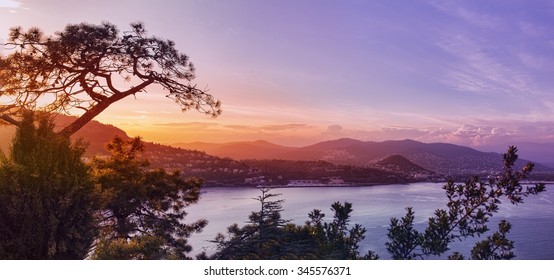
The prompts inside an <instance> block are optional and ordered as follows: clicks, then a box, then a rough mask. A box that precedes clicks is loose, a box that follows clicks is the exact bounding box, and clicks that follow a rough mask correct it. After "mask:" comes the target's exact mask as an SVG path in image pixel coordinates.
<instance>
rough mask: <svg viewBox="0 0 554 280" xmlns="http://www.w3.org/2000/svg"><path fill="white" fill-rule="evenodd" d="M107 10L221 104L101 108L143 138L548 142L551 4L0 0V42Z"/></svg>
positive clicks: (553, 120) (551, 124) (553, 61)
mask: <svg viewBox="0 0 554 280" xmlns="http://www.w3.org/2000/svg"><path fill="white" fill-rule="evenodd" d="M103 20H105V21H109V22H111V23H114V24H116V25H117V26H119V28H120V29H121V30H126V29H127V27H128V24H129V23H130V22H134V21H142V22H144V23H145V25H146V29H147V30H148V32H149V34H152V35H156V36H159V37H162V38H167V39H172V40H174V41H175V42H176V45H177V48H178V49H180V50H181V51H182V52H184V53H186V54H188V55H190V57H191V60H192V61H193V62H194V63H195V65H196V67H197V79H196V80H194V81H193V82H194V83H197V84H198V85H199V86H200V87H202V88H203V87H207V88H209V89H210V93H212V94H213V95H214V96H216V97H217V98H219V99H220V100H222V102H223V110H224V111H223V114H222V115H221V116H220V117H219V118H217V119H209V118H206V117H204V116H203V115H202V114H199V113H196V112H192V111H191V112H187V113H184V114H183V113H181V112H180V110H179V108H178V107H177V106H176V105H175V104H174V103H173V102H172V101H171V100H168V99H165V98H164V97H163V96H164V95H163V94H158V93H161V92H160V90H159V89H157V88H153V89H152V90H150V91H149V93H148V94H142V95H138V96H137V99H136V100H135V99H133V98H129V99H128V100H127V99H126V100H125V102H124V103H121V102H120V104H117V106H113V107H112V108H109V109H108V110H107V111H106V112H105V113H103V114H102V115H101V116H99V117H98V118H97V119H98V120H100V121H102V122H108V123H112V124H115V125H117V126H119V127H121V128H123V129H125V130H126V131H128V132H129V133H130V134H132V135H142V136H144V137H145V138H146V139H147V140H151V141H157V142H165V143H174V142H192V141H207V142H226V141H236V140H256V139H265V140H269V141H273V142H276V143H280V144H286V145H306V144H312V143H315V142H318V141H321V140H326V139H334V138H339V137H352V138H357V139H361V140H375V141H380V140H386V139H404V138H411V139H415V140H420V141H424V142H439V141H440V142H451V143H457V144H464V145H472V146H475V147H479V146H481V145H486V144H491V143H493V144H494V143H498V144H504V143H505V142H513V141H535V142H554V117H553V116H554V90H553V89H554V75H553V74H554V67H553V66H554V33H553V32H552V31H551V29H552V26H554V2H553V1H353V0H351V1H281V0H280V1H254V0H251V1H249V0H240V1H239V0H226V1H223V0H218V1H206V0H198V1H89V2H85V1H44V0H42V1H25V0H21V1H10V0H0V40H5V38H6V37H7V33H8V30H9V28H10V27H12V26H16V25H21V26H23V27H24V28H28V27H31V26H38V27H41V28H42V29H43V30H44V31H45V32H46V33H48V34H51V33H53V32H55V31H57V30H61V29H63V28H64V27H65V25H66V24H68V23H79V22H89V23H100V22H101V21H103Z"/></svg>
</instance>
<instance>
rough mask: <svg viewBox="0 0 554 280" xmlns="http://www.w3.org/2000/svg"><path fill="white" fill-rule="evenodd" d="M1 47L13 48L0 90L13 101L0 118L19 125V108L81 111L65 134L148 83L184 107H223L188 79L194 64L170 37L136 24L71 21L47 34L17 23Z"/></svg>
mask: <svg viewBox="0 0 554 280" xmlns="http://www.w3.org/2000/svg"><path fill="white" fill-rule="evenodd" d="M4 45H5V46H6V47H8V48H10V49H11V51H10V52H9V54H8V55H7V56H5V57H2V56H0V69H1V71H0V81H2V82H1V83H0V96H7V97H9V100H12V102H11V103H8V104H5V105H1V106H0V120H2V121H4V122H6V123H10V124H13V125H19V124H20V123H19V121H18V118H19V117H20V115H21V113H22V112H23V111H25V110H45V111H49V112H68V110H70V109H73V111H72V112H74V113H75V112H76V111H78V110H81V112H82V114H81V116H80V117H79V118H78V119H77V120H75V121H74V122H73V123H71V124H69V125H68V126H66V127H64V128H63V129H62V130H61V134H64V135H71V134H73V133H75V132H76V131H77V130H79V129H80V128H81V127H83V126H84V125H85V124H86V123H88V122H89V121H90V120H92V119H93V118H94V117H95V116H97V115H98V114H100V113H101V112H102V111H104V110H105V109H106V108H108V107H109V106H110V105H111V104H113V103H115V102H118V101H119V100H121V99H123V98H125V97H127V96H130V95H136V94H137V93H140V92H146V89H147V88H149V87H151V86H152V85H158V86H160V87H161V88H163V89H164V90H165V91H166V92H167V94H166V97H168V98H170V99H172V100H174V101H175V102H176V103H177V104H179V105H180V106H181V108H182V110H183V111H186V110H189V109H196V110H198V111H200V112H203V113H206V114H208V115H211V116H217V115H219V114H220V113H221V110H220V106H221V104H220V102H219V101H218V100H216V99H214V98H213V96H212V95H210V94H207V93H206V91H205V90H201V89H198V88H196V86H195V85H191V84H190V81H191V80H192V79H194V77H195V74H194V72H195V68H194V66H193V64H192V63H191V62H190V60H189V57H188V56H187V55H185V54H182V53H180V52H179V51H178V50H177V49H175V43H174V42H172V41H170V40H162V39H159V38H157V37H152V36H148V35H147V34H146V31H145V29H144V26H143V24H142V23H133V24H131V29H130V30H129V31H125V32H123V33H122V34H120V32H119V30H118V29H117V28H116V26H114V25H113V24H110V23H106V22H105V23H102V24H100V25H94V24H88V23H81V24H69V25H67V26H66V27H65V29H64V30H63V31H60V32H57V33H55V34H54V35H52V36H46V35H45V34H44V33H43V32H42V31H41V30H40V29H38V28H30V29H29V30H27V31H24V30H22V28H21V27H15V28H12V29H11V30H10V34H9V37H8V39H7V43H5V44H4ZM45 97H46V98H45ZM47 100H52V101H51V102H45V101H47Z"/></svg>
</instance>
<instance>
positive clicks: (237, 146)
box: [172, 140, 294, 160]
mask: <svg viewBox="0 0 554 280" xmlns="http://www.w3.org/2000/svg"><path fill="white" fill-rule="evenodd" d="M172 146H174V147H180V148H185V149H190V150H198V151H204V152H206V153H208V154H212V155H217V156H219V157H230V158H233V159H236V160H243V159H276V158H279V155H281V154H283V153H286V152H289V151H292V150H294V148H292V147H286V146H281V145H277V144H273V143H270V142H267V141H264V140H258V141H241V142H230V143H224V144H215V143H204V142H193V143H175V144H172Z"/></svg>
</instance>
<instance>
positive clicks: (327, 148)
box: [174, 138, 552, 175]
mask: <svg viewBox="0 0 554 280" xmlns="http://www.w3.org/2000/svg"><path fill="white" fill-rule="evenodd" d="M174 145H175V146H178V147H182V148H187V149H196V150H201V151H205V152H206V153H208V154H211V155H216V156H220V157H232V158H235V159H283V160H311V161H315V160H323V161H328V162H331V163H334V164H346V165H359V166H372V165H374V164H376V163H377V162H379V161H380V160H382V159H384V158H386V157H388V156H392V155H400V156H402V157H404V158H406V159H407V160H409V161H410V162H412V163H414V164H416V165H418V166H421V167H422V168H424V169H427V170H430V171H433V172H437V173H440V174H444V175H465V174H490V173H492V172H495V171H498V170H500V169H501V167H502V156H501V154H499V153H494V152H481V151H477V150H475V149H472V148H468V147H464V146H459V145H453V144H446V143H421V142H417V141H413V140H400V141H384V142H372V141H360V140H355V139H349V138H342V139H337V140H331V141H325V142H320V143H317V144H314V145H310V146H306V147H299V148H295V147H286V146H280V145H276V144H272V143H269V142H266V141H254V142H233V143H226V144H213V143H210V144H208V143H201V142H196V143H190V144H186V143H177V144H174ZM519 162H520V165H523V164H524V162H526V160H520V161H519ZM535 171H536V172H549V171H552V168H550V167H547V166H544V165H541V164H537V165H536V169H535Z"/></svg>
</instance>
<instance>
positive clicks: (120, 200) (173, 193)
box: [92, 137, 207, 259]
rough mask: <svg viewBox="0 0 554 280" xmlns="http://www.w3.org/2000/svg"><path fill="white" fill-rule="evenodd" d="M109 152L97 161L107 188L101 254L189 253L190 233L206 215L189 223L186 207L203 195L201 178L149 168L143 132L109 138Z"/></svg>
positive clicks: (124, 256)
mask: <svg viewBox="0 0 554 280" xmlns="http://www.w3.org/2000/svg"><path fill="white" fill-rule="evenodd" d="M107 148H108V150H109V151H110V152H111V156H110V157H109V158H105V159H102V158H95V159H94V161H93V162H92V168H93V172H94V173H93V175H94V179H95V181H96V183H97V184H98V185H99V187H100V188H101V190H102V192H103V194H105V204H106V205H105V207H104V208H103V209H102V218H103V219H102V220H101V221H100V229H101V234H100V239H99V242H98V246H97V247H96V250H95V252H94V255H93V258H97V259H169V258H171V259H186V258H188V256H187V253H189V252H190V251H191V250H192V247H191V246H190V244H188V242H187V239H188V237H190V235H191V234H193V233H195V232H200V231H201V230H202V229H203V228H204V227H205V226H206V224H207V221H206V220H198V221H195V222H192V223H188V224H187V223H185V221H184V219H185V217H186V216H187V212H186V208H187V206H189V205H190V204H193V203H196V202H197V201H198V199H199V198H200V188H201V185H202V181H201V180H200V179H195V178H191V179H188V180H185V179H183V177H182V176H181V174H180V173H179V172H177V171H175V172H172V173H168V172H166V171H165V170H163V169H157V170H149V169H148V166H149V164H148V162H147V161H146V160H141V159H140V158H139V156H140V153H141V152H142V151H143V149H144V145H143V142H142V141H141V140H140V138H134V139H131V140H128V141H124V140H122V139H121V138H119V137H115V138H114V140H113V141H112V142H111V143H110V144H108V146H107Z"/></svg>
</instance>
